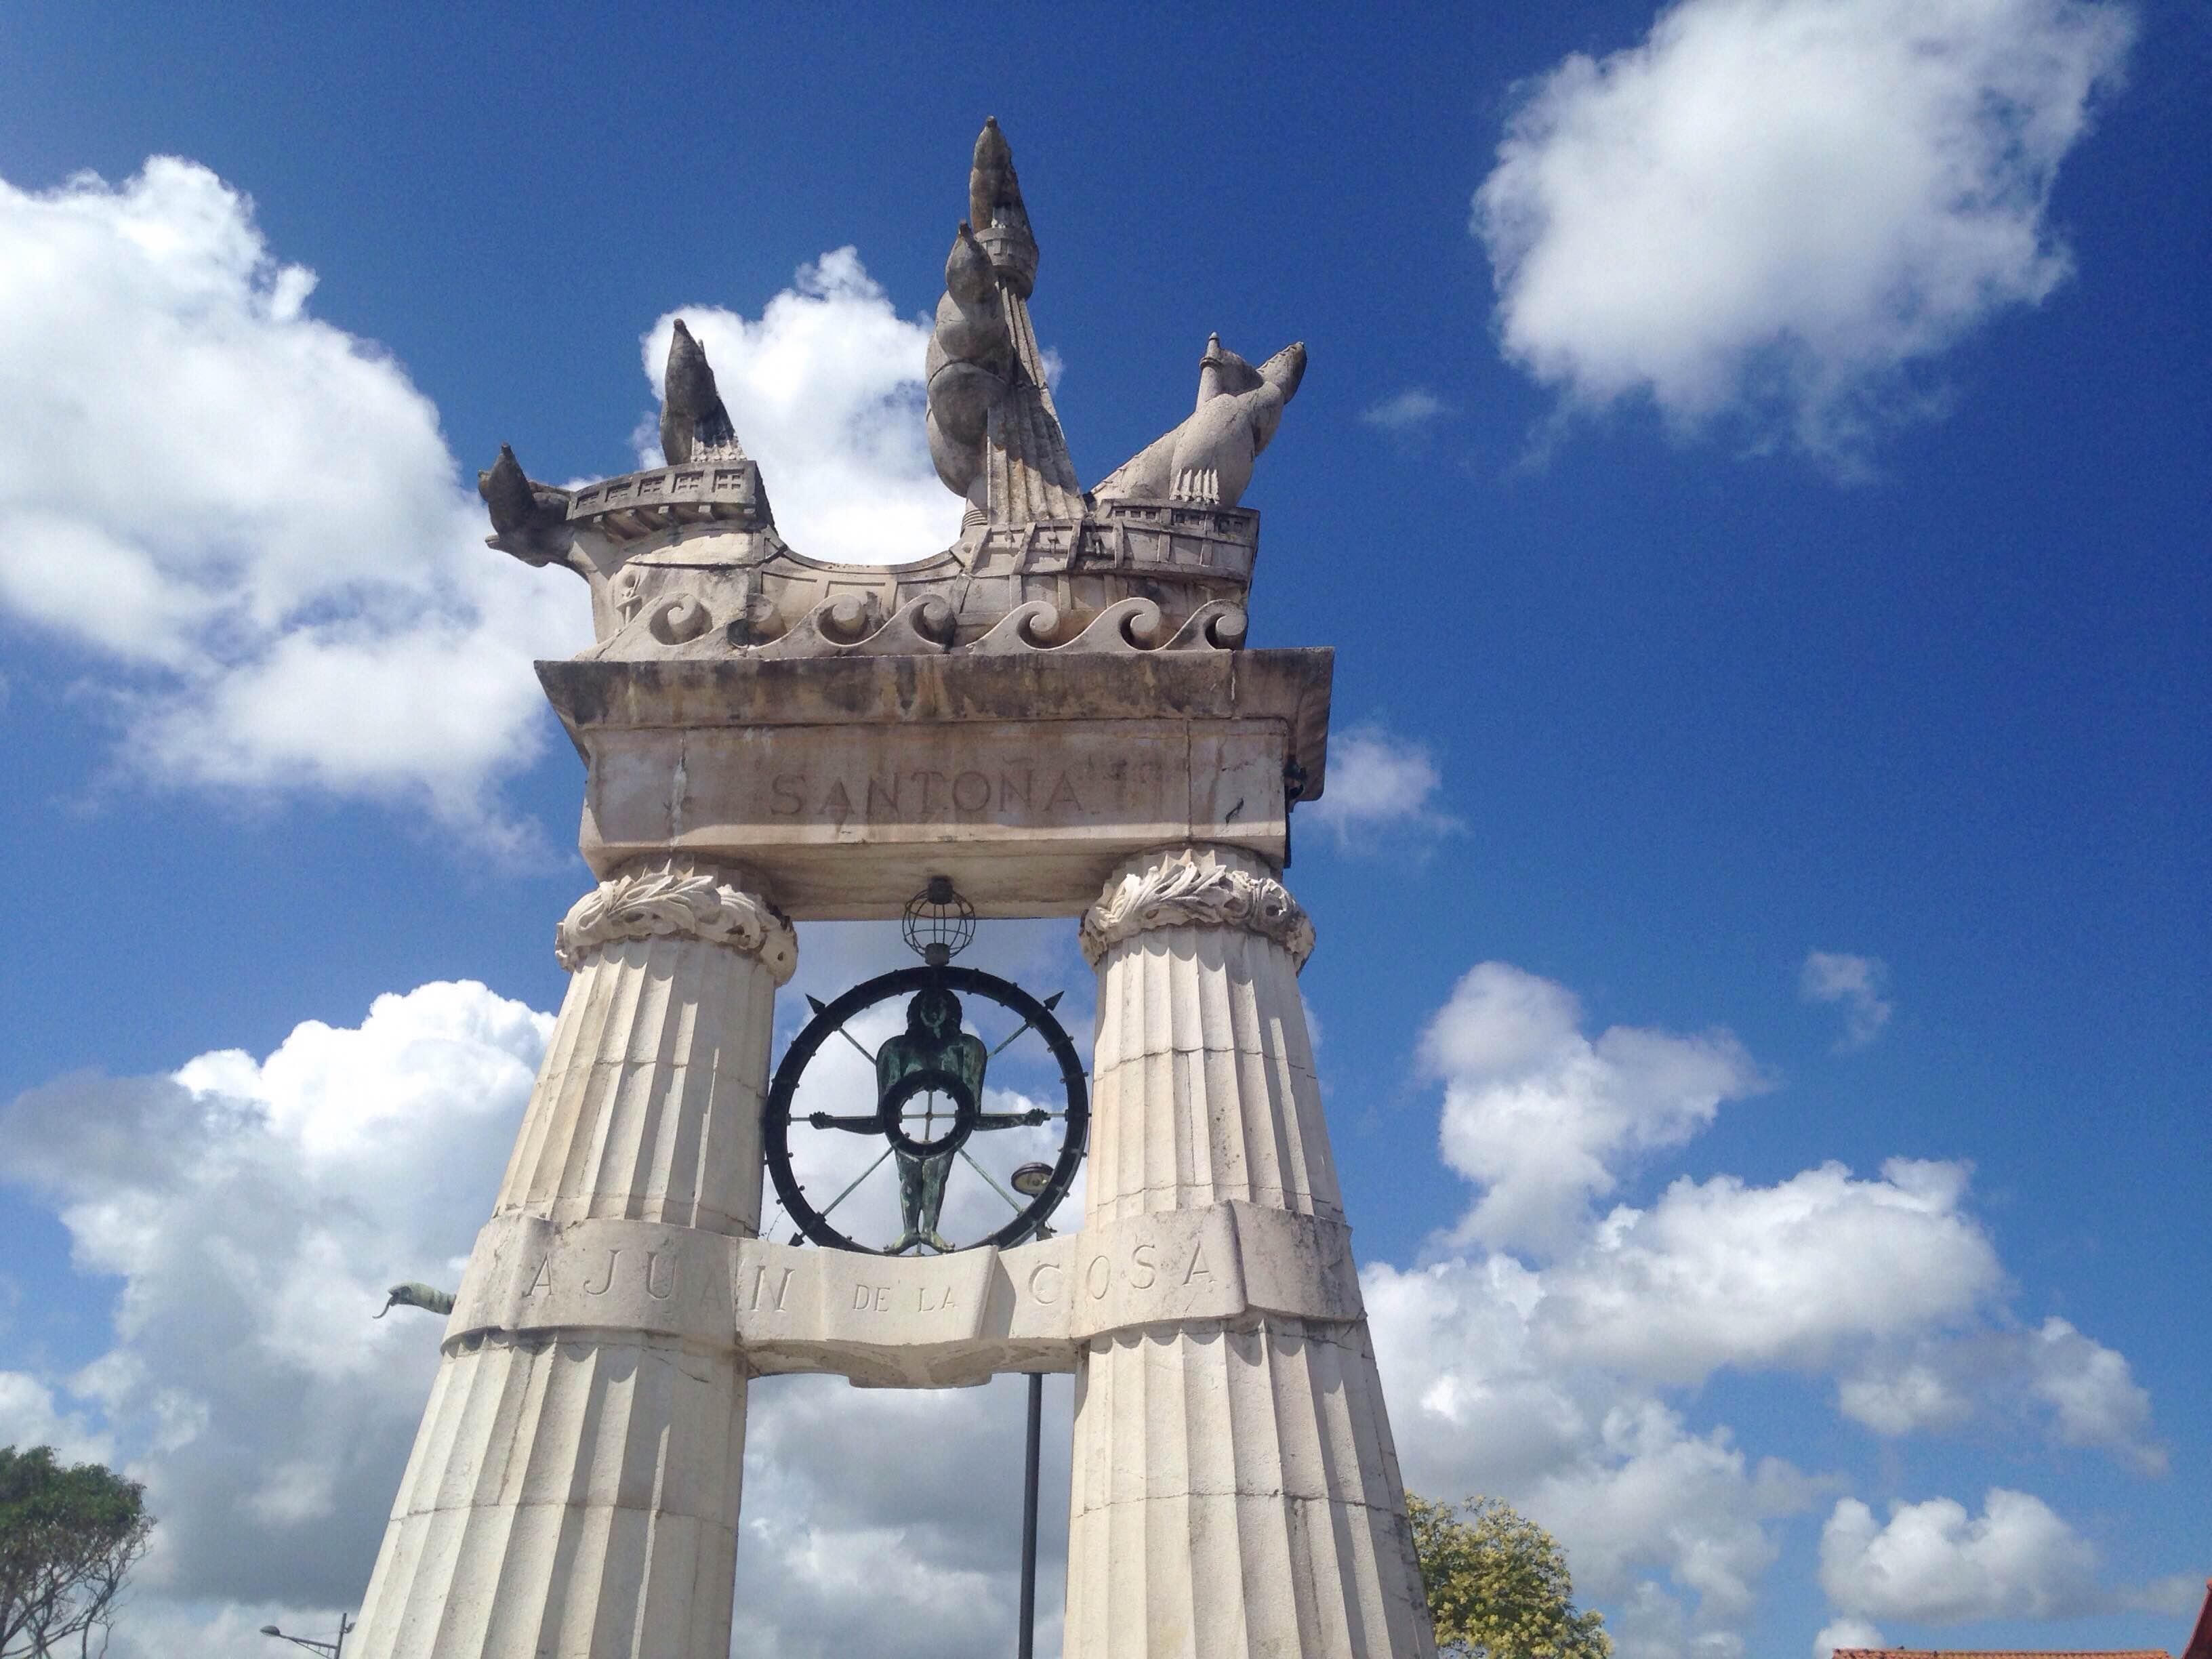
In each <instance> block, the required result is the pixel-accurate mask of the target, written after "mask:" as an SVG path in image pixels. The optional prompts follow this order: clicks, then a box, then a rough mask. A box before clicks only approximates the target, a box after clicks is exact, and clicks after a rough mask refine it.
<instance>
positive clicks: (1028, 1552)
mask: <svg viewBox="0 0 2212 1659" xmlns="http://www.w3.org/2000/svg"><path fill="white" fill-rule="evenodd" d="M1043 1429H1044V1373H1043V1372H1042V1371H1031V1372H1030V1443H1029V1454H1028V1456H1027V1457H1026V1458H1025V1459H1024V1464H1023V1468H1022V1633H1021V1640H1020V1641H1019V1643H1018V1644H1017V1645H1016V1647H1015V1652H1016V1653H1017V1654H1018V1655H1019V1656H1020V1659H1033V1656H1034V1655H1035V1653H1036V1511H1037V1442H1038V1440H1039V1439H1040V1438H1041V1437H1042V1433H1043Z"/></svg>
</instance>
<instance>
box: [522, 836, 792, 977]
mask: <svg viewBox="0 0 2212 1659" xmlns="http://www.w3.org/2000/svg"><path fill="white" fill-rule="evenodd" d="M743 881H744V878H743V877H742V876H741V875H740V873H739V872H736V871H732V870H731V869H728V868H727V867H726V866H720V865H717V864H713V863H710V862H708V861H707V860H702V859H692V858H686V857H684V856H683V855H682V854H676V855H673V856H671V857H668V858H665V859H654V860H646V861H644V862H641V863H638V864H633V865H630V866H627V867H626V868H624V869H623V870H620V871H618V872H616V873H615V874H614V875H613V876H612V877H611V878H609V879H607V880H605V881H603V882H601V883H600V884H599V886H598V887H596V888H594V889H593V890H592V891H591V892H588V893H586V894H585V895H584V896H583V897H581V898H580V899H578V900H577V901H576V902H575V903H574V905H573V906H572V907H570V908H569V911H568V915H565V916H563V917H562V919H561V925H560V927H558V928H557V929H556V931H555V933H554V944H553V954H554V955H555V956H556V957H558V958H559V960H560V963H561V965H562V967H563V968H565V969H568V971H569V972H570V973H572V974H573V973H574V972H575V971H576V970H577V969H579V968H580V967H582V966H583V964H584V962H585V959H586V957H589V956H590V955H591V954H592V951H596V950H598V949H599V948H600V947H601V946H602V945H611V944H612V943H613V942H614V941H616V940H617V939H651V938H654V937H661V938H668V937H679V938H684V939H698V940H700V941H701V942H702V943H703V944H708V945H727V946H729V948H730V949H732V950H733V951H740V952H742V953H744V955H746V956H753V957H759V958H760V960H761V963H762V965H763V966H764V967H766V968H767V969H768V970H769V973H770V974H772V975H775V982H776V983H777V984H778V985H781V984H782V983H783V982H784V981H787V980H788V979H789V978H790V977H791V975H792V970H793V969H795V968H797V967H798V965H799V936H798V935H797V934H796V933H794V932H793V930H792V926H791V923H790V921H788V920H787V919H786V918H785V916H784V914H783V912H782V911H781V910H779V909H777V908H775V905H773V904H771V903H770V902H769V901H768V900H767V899H765V898H763V897H762V896H760V895H759V894H758V893H756V892H752V891H750V890H748V889H747V888H746V887H745V886H744V884H743Z"/></svg>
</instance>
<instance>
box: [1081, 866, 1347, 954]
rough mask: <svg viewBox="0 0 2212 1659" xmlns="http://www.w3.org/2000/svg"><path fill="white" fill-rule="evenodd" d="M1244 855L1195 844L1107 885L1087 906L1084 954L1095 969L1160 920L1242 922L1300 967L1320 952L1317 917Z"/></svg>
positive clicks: (1168, 922)
mask: <svg viewBox="0 0 2212 1659" xmlns="http://www.w3.org/2000/svg"><path fill="white" fill-rule="evenodd" d="M1249 862H1250V860H1247V859H1246V858H1244V857H1243V855H1240V854H1233V853H1227V852H1225V851H1221V850H1217V849H1213V848H1189V849H1188V850H1186V851H1184V852H1182V853H1179V854H1175V855H1173V856H1171V857H1168V858H1162V859H1159V860H1156V861H1155V862H1153V863H1151V864H1148V865H1146V866H1142V867H1141V868H1130V869H1125V870H1124V871H1122V872H1121V873H1120V874H1119V875H1117V876H1115V877H1114V878H1113V879H1111V880H1110V881H1109V882H1108V883H1107V884H1106V890H1105V891H1104V892H1103V893H1101V894H1100V895H1099V896H1098V902H1097V903H1096V904H1094V905H1092V906H1091V908H1090V909H1089V910H1087V911H1085V913H1084V917H1083V933H1082V945H1083V954H1084V956H1085V958H1086V959H1087V960H1088V961H1089V962H1090V963H1091V966H1092V967H1094V968H1096V967H1097V965H1098V963H1100V961H1101V960H1103V958H1104V957H1105V955H1106V953H1107V951H1110V950H1112V949H1113V948H1114V947H1115V945H1119V944H1120V943H1121V941H1122V940H1123V939H1133V938H1135V937H1136V936H1137V935H1138V934H1139V933H1146V932H1147V931H1149V930H1150V929H1152V928H1154V927H1242V928H1243V929H1244V930H1245V931H1246V932H1247V933H1259V934H1261V935H1262V936H1264V937H1266V938H1267V939H1273V940H1274V941H1275V943H1276V944H1278V945H1281V946H1282V947H1283V948H1284V949H1285V951H1289V952H1290V953H1291V960H1292V961H1293V962H1295V963H1297V965H1298V966H1299V967H1301V968H1303V967H1304V966H1305V963H1306V958H1307V957H1310V956H1311V955H1312V954H1313V948H1314V926H1313V919H1312V918H1311V917H1310V916H1309V915H1306V913H1305V907H1304V906H1303V905H1301V904H1300V903H1299V902H1297V900H1296V899H1294V898H1292V897H1291V890H1290V889H1289V888H1287V887H1285V886H1284V885H1283V884H1282V883H1281V882H1279V881H1277V880H1276V879H1275V878H1273V876H1271V875H1267V874H1265V873H1262V872H1259V871H1257V870H1255V869H1251V868H1248V867H1246V865H1247V864H1248V863H1249Z"/></svg>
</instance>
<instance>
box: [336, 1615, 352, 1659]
mask: <svg viewBox="0 0 2212 1659" xmlns="http://www.w3.org/2000/svg"><path fill="white" fill-rule="evenodd" d="M350 1628H351V1626H349V1625H348V1624H347V1623H346V1616H345V1614H343V1613H340V1614H339V1615H338V1640H337V1646H336V1647H334V1648H332V1649H331V1659H345V1639H346V1632H347V1631H348V1630H349V1629H350Z"/></svg>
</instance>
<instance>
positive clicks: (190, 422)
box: [0, 157, 586, 828]
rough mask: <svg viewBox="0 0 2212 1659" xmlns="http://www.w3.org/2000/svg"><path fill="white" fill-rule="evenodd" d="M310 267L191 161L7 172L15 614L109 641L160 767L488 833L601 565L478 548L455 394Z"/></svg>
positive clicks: (100, 671)
mask: <svg viewBox="0 0 2212 1659" xmlns="http://www.w3.org/2000/svg"><path fill="white" fill-rule="evenodd" d="M313 287H314V277H313V274H312V273H311V272H309V271H307V270H305V269H303V268H302V267H301V266H298V265H294V264H284V263H283V262H282V261H281V260H280V259H279V258H278V257H277V256H276V253H275V252H273V251H272V250H271V249H270V247H269V246H268V244H267V242H266V240H264V237H263V236H262V234H261V232H260V230H259V228H258V227H257V226H256V224H255V223H254V220H253V212H252V203H251V202H249V201H248V200H247V199H246V197H245V196H244V195H242V194H241V193H240V191H237V190H235V189H234V188H233V187H232V186H230V185H227V184H225V183H224V182H223V181H222V179H218V178H216V175H215V174H214V173H210V172H209V171H208V170H207V169H206V168H205V167H199V166H197V165H195V164H194V163H192V162H190V161H180V160H177V159H175V158H173V157H156V158H155V159H154V160H152V161H148V162H147V163H146V165H145V167H144V168H143V170H142V171H141V172H140V173H138V174H137V176H136V177H134V178H132V179H128V180H126V181H125V182H124V183H122V184H120V185H110V184H107V183H106V182H104V181H103V180H101V179H96V178H94V177H91V176H89V175H85V176H80V177H78V178H76V179H72V180H70V182H69V183H68V184H66V185H63V186H61V187H60V188H58V189H57V190H53V191H46V192H43V193H31V192H26V191H19V190H16V189H14V188H12V187H10V186H9V185H5V184H4V183H0V407H5V408H6V409H7V410H9V418H8V420H7V421H5V422H0V617H4V618H5V619H7V620H9V621H12V622H13V623H14V624H15V626H16V627H17V628H19V629H28V630H31V631H32V632H34V633H36V634H39V635H43V636H46V637H47V638H49V639H52V640H54V641H59V642H61V643H62V644H64V646H65V647H71V648H73V649H74V651H75V652H76V653H79V654H81V655H82V657H84V658H86V659H89V660H90V662H91V663H92V664H94V665H95V666H94V668H93V669H92V670H91V671H89V672H88V683H94V682H96V683H97V684H98V685H99V686H100V690H101V692H102V694H103V701H104V702H105V703H106V706H108V707H109V708H112V710H113V712H114V713H115V714H116V715H117V717H118V720H120V722H121V726H122V730H123V734H124V736H123V752H124V755H125V757H126V759H127V762H128V763H129V764H131V766H132V767H134V768H135V769H137V771H138V772H139V773H140V774H141V775H145V776H149V777H151V778H154V779H156V780H159V781H167V782H179V783H185V784H196V785H210V786H216V787H227V788H240V789H246V790H249V791H257V792H258V791H270V790H289V789H307V790H316V791H323V792H328V793H335V794H339V795H346V796H356V797H370V798H381V799H405V800H410V801H413V802H416V803H418V804H425V805H428V806H429V807H430V808H431V809H432V810H433V811H435V812H437V813H439V814H440V815H441V816H442V817H446V818H447V819H449V820H456V821H465V822H470V823H477V824H479V825H482V826H483V827H486V828H496V824H495V818H496V811H495V806H494V805H493V800H492V792H493V786H494V785H495V782H496V781H497V780H498V779H499V778H501V777H502V776H504V775H507V774H509V773H511V772H513V771H514V770H515V769H519V768H520V767H521V766H522V765H524V764H526V763H527V762H528V761H529V760H530V759H531V757H532V756H533V755H535V754H536V752H537V751H538V747H539V745H540V743H541V741H542V738H543V736H544V730H545V720H544V713H543V710H544V700H543V697H542V696H541V694H540V693H539V691H538V685H537V683H536V680H535V678H533V677H532V673H531V669H530V663H531V659H532V657H533V656H544V655H560V654H565V653H568V652H570V651H573V650H574V649H575V648H576V647H577V646H578V645H579V644H580V643H581V642H582V641H583V639H584V637H585V629H586V607H585V605H584V603H583V594H582V591H581V588H580V586H576V587H575V588H574V589H573V590H572V589H571V588H569V587H568V586H562V585H561V584H560V583H558V582H556V581H554V580H548V579H547V578H546V577H545V576H544V575H543V574H539V573H532V572H531V571H528V570H526V569H524V568H522V567H521V566H520V565H518V564H515V563H514V562H513V561H511V560H508V559H506V558H504V557H501V556H499V555H497V554H495V553H493V552H491V551H490V550H489V549H487V548H486V547H484V545H483V534H484V527H483V509H482V506H481V503H479V502H478V501H477V499H476V493H475V489H474V487H473V479H472V478H471V479H470V480H469V481H467V482H464V480H463V478H462V477H461V476H460V473H459V469H458V468H457V466H456V465H455V463H454V460H453V456H452V454H451V453H449V452H448V451H447V447H446V444H445V440H444V438H443V436H442V435H441V433H440V430H439V425H438V415H437V410H435V408H434V407H432V405H431V404H430V403H429V401H428V399H427V398H424V397H423V396H422V393H421V392H418V391H417V390H416V388H415V386H413V385H412V383H411V382H410V380H408V378H407V375H406V373H405V371H404V369H402V368H400V367H399V365H398V364H397V363H395V362H392V359H391V358H390V356H387V355H386V354H385V353H384V352H382V351H381V350H380V349H378V348H377V347H375V346H374V344H373V343H369V342H367V341H364V340H362V339H359V338H356V337H354V336H352V335H350V334H348V333H346V332H345V331H343V329H341V328H338V327H336V326H334V325H331V324H330V323H327V322H324V321H321V320H319V319H316V318H314V317H313V316H312V315H310V314H309V313H308V311H307V300H308V297H309V295H310V294H311V293H312V291H313Z"/></svg>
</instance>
